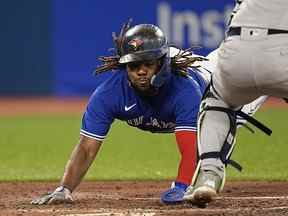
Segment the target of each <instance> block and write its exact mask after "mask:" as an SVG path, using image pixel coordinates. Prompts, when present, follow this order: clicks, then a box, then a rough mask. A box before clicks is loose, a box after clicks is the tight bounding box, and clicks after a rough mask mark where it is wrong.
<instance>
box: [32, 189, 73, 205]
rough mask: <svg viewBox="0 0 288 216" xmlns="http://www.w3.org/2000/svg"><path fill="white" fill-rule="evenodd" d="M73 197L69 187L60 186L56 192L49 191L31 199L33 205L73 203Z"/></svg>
mask: <svg viewBox="0 0 288 216" xmlns="http://www.w3.org/2000/svg"><path fill="white" fill-rule="evenodd" d="M72 202H73V197H72V194H71V192H70V190H69V189H67V188H65V187H63V186H60V187H57V188H56V189H55V191H54V192H52V193H48V194H46V195H43V196H41V197H38V198H36V199H34V200H32V201H31V204H33V205H45V204H49V205H50V204H61V203H72Z"/></svg>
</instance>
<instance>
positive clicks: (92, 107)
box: [80, 91, 114, 141]
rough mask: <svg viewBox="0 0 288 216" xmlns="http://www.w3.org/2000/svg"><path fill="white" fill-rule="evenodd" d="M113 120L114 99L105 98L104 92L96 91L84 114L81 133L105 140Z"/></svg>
mask: <svg viewBox="0 0 288 216" xmlns="http://www.w3.org/2000/svg"><path fill="white" fill-rule="evenodd" d="M106 98H109V97H108V96H106ZM113 120H114V115H113V101H111V100H105V97H104V96H103V95H102V94H100V93H99V92H97V91H95V92H94V93H93V95H92V96H91V98H90V100H89V102H88V105H87V107H86V111H85V112H84V114H83V117H82V126H81V131H80V134H82V135H84V136H87V137H90V138H92V139H96V140H99V141H103V140H104V139H105V137H106V135H107V133H108V131H109V129H110V126H111V124H112V122H113Z"/></svg>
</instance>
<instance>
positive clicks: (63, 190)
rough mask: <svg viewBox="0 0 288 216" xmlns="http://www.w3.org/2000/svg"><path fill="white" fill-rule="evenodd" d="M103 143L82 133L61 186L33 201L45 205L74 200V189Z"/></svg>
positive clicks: (68, 163)
mask: <svg viewBox="0 0 288 216" xmlns="http://www.w3.org/2000/svg"><path fill="white" fill-rule="evenodd" d="M101 143H102V142H101V141H99V140H96V139H92V138H89V137H86V136H83V135H80V141H79V143H78V145H76V146H75V148H74V150H73V152H72V154H71V156H70V159H69V160H68V162H67V165H66V168H65V172H64V175H63V178H62V180H61V184H60V185H61V186H59V187H57V188H56V190H55V191H54V192H53V193H50V194H46V195H44V196H42V197H40V198H36V199H34V200H33V201H32V202H31V203H32V204H35V205H43V204H57V203H71V202H73V197H72V195H71V194H72V191H73V190H74V189H75V188H76V187H77V186H78V185H79V183H80V182H81V180H82V178H83V176H84V175H85V174H86V172H87V170H88V169H89V167H90V166H91V164H92V162H93V161H94V159H95V157H96V155H97V153H98V151H99V149H100V146H101Z"/></svg>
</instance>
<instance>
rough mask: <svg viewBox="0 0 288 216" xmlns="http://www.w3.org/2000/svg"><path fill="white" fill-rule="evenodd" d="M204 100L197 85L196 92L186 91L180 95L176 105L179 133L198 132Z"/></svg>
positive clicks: (176, 129) (176, 128)
mask: <svg viewBox="0 0 288 216" xmlns="http://www.w3.org/2000/svg"><path fill="white" fill-rule="evenodd" d="M201 98H202V93H201V91H200V88H197V84H195V89H194V90H191V89H190V90H189V91H188V90H185V92H184V93H182V94H179V95H178V97H177V99H176V103H175V106H176V108H175V118H176V126H175V132H177V131H197V115H198V111H199V106H200V102H201Z"/></svg>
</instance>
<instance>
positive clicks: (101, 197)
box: [96, 195, 288, 201]
mask: <svg viewBox="0 0 288 216" xmlns="http://www.w3.org/2000/svg"><path fill="white" fill-rule="evenodd" d="M97 197H98V198H99V199H103V198H104V199H110V200H159V201H160V198H159V197H133V198H130V197H121V196H111V195H108V196H106V195H101V196H96V198H97ZM216 199H217V200H250V199H252V200H273V199H288V196H245V197H244V196H243V197H241V196H240V197H233V196H225V197H224V196H223V197H222V196H220V197H217V198H216Z"/></svg>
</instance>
